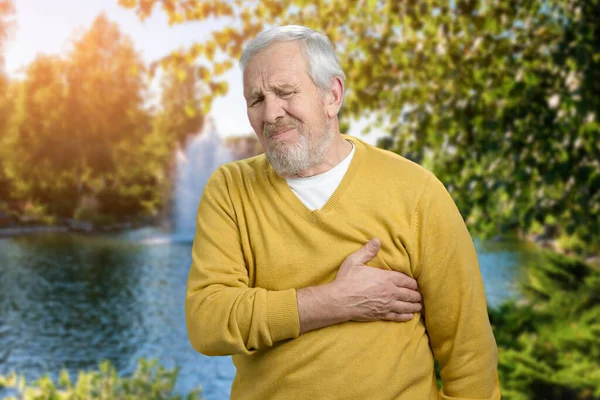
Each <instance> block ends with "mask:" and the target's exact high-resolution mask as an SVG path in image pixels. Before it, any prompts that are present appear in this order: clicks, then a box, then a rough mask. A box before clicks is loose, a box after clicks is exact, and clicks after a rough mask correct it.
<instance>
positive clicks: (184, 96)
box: [155, 65, 204, 146]
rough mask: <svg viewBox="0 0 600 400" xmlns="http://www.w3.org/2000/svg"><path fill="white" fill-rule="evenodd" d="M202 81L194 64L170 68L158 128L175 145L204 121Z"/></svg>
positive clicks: (166, 78) (163, 92) (198, 127)
mask: <svg viewBox="0 0 600 400" xmlns="http://www.w3.org/2000/svg"><path fill="white" fill-rule="evenodd" d="M202 89H203V88H202V81H201V79H200V78H199V73H198V71H197V68H196V67H194V66H193V65H190V66H188V67H187V68H184V69H183V70H181V71H177V72H175V71H167V74H166V75H165V77H164V78H163V82H162V93H161V109H160V111H159V113H158V115H157V116H156V121H155V123H156V124H157V125H158V127H157V129H158V130H159V131H161V132H162V134H163V135H164V136H165V137H166V138H168V140H169V142H170V143H171V145H172V146H174V145H175V144H177V143H183V142H184V141H185V139H186V137H187V136H188V135H190V134H194V133H197V132H198V131H199V130H200V128H201V127H202V124H203V122H204V115H203V113H202V91H203V90H202Z"/></svg>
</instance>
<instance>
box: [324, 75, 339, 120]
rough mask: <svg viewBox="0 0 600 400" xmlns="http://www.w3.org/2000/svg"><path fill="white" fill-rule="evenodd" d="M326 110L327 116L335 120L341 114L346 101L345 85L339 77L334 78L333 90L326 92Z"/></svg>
mask: <svg viewBox="0 0 600 400" xmlns="http://www.w3.org/2000/svg"><path fill="white" fill-rule="evenodd" d="M325 99H326V101H325V109H326V111H327V116H328V117H329V118H333V117H335V116H336V115H338V113H339V112H340V109H341V108H342V101H343V99H344V83H343V82H342V80H341V79H340V78H338V77H335V78H333V81H332V82H331V88H330V89H329V90H328V91H327V92H326V96H325Z"/></svg>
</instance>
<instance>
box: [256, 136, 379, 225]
mask: <svg viewBox="0 0 600 400" xmlns="http://www.w3.org/2000/svg"><path fill="white" fill-rule="evenodd" d="M342 137H343V138H344V139H346V140H349V141H350V142H352V144H354V147H355V149H356V151H355V154H354V157H352V161H351V162H350V166H349V167H348V170H347V171H346V174H345V175H344V178H343V179H342V181H341V182H340V184H339V185H338V187H337V188H336V189H335V191H334V192H333V194H332V195H331V197H330V198H329V200H327V202H326V203H325V205H324V206H323V208H321V209H320V210H313V211H310V210H309V209H308V208H307V207H306V206H305V205H304V203H302V201H301V200H300V199H299V198H298V197H297V196H296V195H295V194H294V192H292V189H290V187H289V185H288V183H287V182H286V180H285V179H284V178H282V177H281V176H279V175H277V173H276V172H275V170H274V169H273V168H272V167H271V164H269V161H268V160H267V159H266V157H265V158H264V160H265V172H266V175H267V178H268V180H269V183H270V184H271V185H272V187H273V189H274V192H275V194H276V195H277V196H278V197H279V198H280V199H281V200H282V201H283V202H284V203H285V204H287V205H288V207H290V208H291V209H292V210H293V211H295V212H296V213H297V214H299V215H300V216H302V217H303V218H305V219H307V220H309V221H312V222H320V221H321V218H322V217H323V216H324V215H326V214H327V213H330V212H331V211H334V210H335V209H336V207H337V204H338V203H339V202H340V200H341V198H342V197H343V194H344V192H345V191H346V189H347V188H348V186H349V185H350V184H351V183H352V181H353V178H354V175H355V174H356V172H357V171H358V169H359V166H360V164H361V163H362V161H363V159H364V158H365V153H366V149H367V147H366V144H365V143H364V142H363V141H362V140H360V139H358V138H355V137H353V136H349V135H345V134H342Z"/></svg>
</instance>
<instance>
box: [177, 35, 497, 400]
mask: <svg viewBox="0 0 600 400" xmlns="http://www.w3.org/2000/svg"><path fill="white" fill-rule="evenodd" d="M241 64H242V67H243V77H244V96H245V98H246V101H247V111H248V118H249V120H250V123H251V125H252V128H253V129H254V131H255V132H256V134H257V136H258V138H259V140H260V142H261V144H262V146H263V148H264V151H265V154H264V155H260V156H257V157H253V158H250V159H246V160H242V161H237V162H233V163H229V164H226V165H223V166H222V167H220V168H219V169H218V170H217V171H216V172H215V173H214V174H213V175H212V177H211V178H210V180H209V182H208V183H207V185H206V187H205V189H204V193H203V196H202V199H201V201H200V205H199V208H198V216H197V232H196V237H195V240H194V244H193V250H192V256H193V264H192V266H191V269H190V273H189V278H188V286H187V295H186V307H185V310H186V321H187V328H188V333H189V337H190V341H191V343H192V346H193V347H194V348H195V349H196V350H197V351H199V352H201V353H203V354H206V355H228V354H231V355H233V361H234V363H235V366H236V368H237V374H236V377H235V379H234V382H233V386H232V393H231V397H232V399H256V400H264V399H285V400H294V399H319V400H322V399H361V400H362V399H377V400H380V399H406V400H422V399H438V398H443V399H467V398H468V399H498V398H500V394H499V386H498V379H497V349H496V344H495V340H494V336H493V334H492V331H491V328H490V324H489V320H488V316H487V310H486V301H485V294H484V289H483V284H482V281H481V275H480V272H479V268H478V264H477V258H476V254H475V250H474V247H473V242H472V240H471V237H470V236H469V233H468V231H467V229H466V227H465V224H464V222H463V220H462V218H461V216H460V213H459V212H458V210H457V209H456V206H455V205H454V202H453V201H452V199H451V197H450V196H449V194H448V193H447V191H446V190H445V188H444V186H443V185H442V183H440V181H439V180H438V179H436V177H435V176H433V174H431V173H430V172H428V171H427V170H425V169H423V168H422V167H420V166H418V165H417V164H415V163H413V162H411V161H408V160H407V159H405V158H403V157H401V156H398V155H396V154H393V153H391V152H387V151H384V150H381V149H378V148H376V147H373V146H370V145H368V144H366V143H364V142H363V141H361V140H359V139H357V138H354V137H351V136H347V135H343V134H341V133H340V132H339V125H338V119H337V115H338V112H339V111H340V108H341V106H342V100H343V97H344V79H345V76H344V73H343V71H342V69H341V67H340V64H339V61H338V59H337V57H336V55H335V53H334V51H333V48H332V45H331V43H330V42H329V40H328V39H327V37H325V36H324V35H322V34H319V33H317V32H314V31H313V30H311V29H308V28H304V27H300V26H284V27H279V28H275V29H272V30H269V31H267V32H264V33H262V34H261V35H259V36H258V37H257V38H256V39H254V40H253V41H252V42H251V43H250V44H249V45H248V47H247V48H246V49H245V51H244V54H243V57H242V61H241ZM417 284H418V286H417ZM417 289H418V291H417ZM421 296H422V299H421ZM421 300H422V303H423V307H424V309H423V310H421V304H420V303H421ZM421 311H423V312H422V313H421ZM434 357H435V359H437V360H438V362H439V363H440V366H441V376H442V380H443V388H442V390H441V391H440V392H439V393H438V389H437V385H436V379H435V372H434V366H433V363H434Z"/></svg>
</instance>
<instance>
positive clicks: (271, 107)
mask: <svg viewBox="0 0 600 400" xmlns="http://www.w3.org/2000/svg"><path fill="white" fill-rule="evenodd" d="M264 102H265V104H264V106H265V108H264V116H263V119H264V121H265V122H267V123H269V124H274V123H276V122H277V120H278V119H279V118H283V117H285V110H284V109H283V107H282V104H281V99H279V98H277V97H275V96H267V97H265V100H264Z"/></svg>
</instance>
